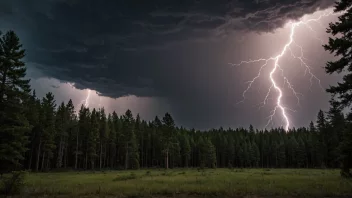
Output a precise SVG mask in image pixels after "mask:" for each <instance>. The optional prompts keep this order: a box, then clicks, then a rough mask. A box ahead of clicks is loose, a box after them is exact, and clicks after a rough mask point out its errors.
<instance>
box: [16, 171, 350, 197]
mask: <svg viewBox="0 0 352 198" xmlns="http://www.w3.org/2000/svg"><path fill="white" fill-rule="evenodd" d="M25 183H26V187H25V190H24V192H23V194H24V195H31V196H44V195H46V196H49V197H51V196H54V195H55V196H59V197H65V196H67V197H74V196H88V197H89V196H92V197H96V196H114V197H130V196H131V197H133V196H134V197H141V196H143V197H162V196H171V195H173V196H175V195H176V197H178V196H179V197H201V196H216V197H242V196H247V197H248V196H259V197H273V196H276V197H307V196H313V197H323V196H324V197H327V196H328V197H342V196H348V195H350V196H351V195H352V181H351V180H346V179H343V178H341V177H340V175H339V170H318V169H270V170H269V169H234V170H229V169H207V170H205V171H198V170H197V169H173V170H168V171H158V170H137V171H106V172H65V173H29V174H28V175H27V177H26V180H25Z"/></svg>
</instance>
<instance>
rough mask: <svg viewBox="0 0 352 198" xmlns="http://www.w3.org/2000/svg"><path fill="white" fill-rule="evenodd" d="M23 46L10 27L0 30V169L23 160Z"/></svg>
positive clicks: (25, 127) (26, 86) (26, 128)
mask: <svg viewBox="0 0 352 198" xmlns="http://www.w3.org/2000/svg"><path fill="white" fill-rule="evenodd" d="M24 56H25V50H24V49H22V45H21V44H20V40H19V38H18V37H17V35H16V34H15V33H14V32H13V31H9V32H7V33H6V34H5V35H3V36H2V34H1V32H0V126H1V127H0V173H2V172H6V171H9V170H11V169H14V168H17V167H19V166H20V165H21V161H22V160H24V156H23V154H24V153H25V152H26V150H27V148H26V144H27V139H28V138H27V136H26V134H27V133H28V132H29V131H30V126H29V123H28V121H27V119H26V117H25V114H24V113H25V112H24V110H25V107H24V105H23V103H24V101H26V100H27V99H29V91H30V86H29V80H25V79H24V78H25V75H26V67H25V64H24V62H22V59H23V58H24Z"/></svg>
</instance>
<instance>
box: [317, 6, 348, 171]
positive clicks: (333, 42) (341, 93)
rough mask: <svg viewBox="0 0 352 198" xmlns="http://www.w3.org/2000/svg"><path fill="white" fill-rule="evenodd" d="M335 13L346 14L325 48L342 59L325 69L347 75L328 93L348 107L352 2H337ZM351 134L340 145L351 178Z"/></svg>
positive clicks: (332, 27)
mask: <svg viewBox="0 0 352 198" xmlns="http://www.w3.org/2000/svg"><path fill="white" fill-rule="evenodd" d="M334 11H335V12H342V11H345V12H344V13H343V14H342V15H341V16H340V17H339V21H337V22H335V23H331V24H330V26H329V28H328V30H327V33H330V34H331V35H332V36H333V38H329V43H328V44H327V45H324V48H325V50H327V51H329V52H330V53H333V54H334V55H335V56H336V57H340V58H339V59H338V60H336V61H329V62H328V63H327V64H326V67H325V69H326V72H327V73H328V74H333V73H341V72H342V71H345V72H346V74H345V75H344V77H343V81H342V82H339V83H338V85H337V86H331V87H330V88H329V89H327V91H328V92H329V93H331V94H332V96H333V97H334V96H337V97H338V99H339V100H338V101H336V103H338V104H339V105H340V106H341V107H347V106H350V105H351V102H352V53H351V49H352V39H351V38H352V31H351V30H352V24H351V20H352V19H351V14H352V1H350V0H340V1H338V2H336V5H335V10H334ZM348 128H349V127H348ZM349 129H350V128H349ZM350 133H352V132H350V131H349V130H348V129H347V130H346V131H344V135H343V138H344V139H343V140H342V141H341V143H340V160H341V162H342V169H341V175H342V176H351V173H350V172H349V169H350V168H351V167H352V163H350V162H351V161H352V160H351V155H347V154H346V152H347V151H351V150H352V136H351V135H349V134H350Z"/></svg>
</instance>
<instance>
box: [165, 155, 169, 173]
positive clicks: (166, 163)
mask: <svg viewBox="0 0 352 198" xmlns="http://www.w3.org/2000/svg"><path fill="white" fill-rule="evenodd" d="M165 168H166V169H169V150H166V155H165Z"/></svg>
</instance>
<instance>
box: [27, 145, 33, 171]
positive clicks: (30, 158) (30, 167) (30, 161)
mask: <svg viewBox="0 0 352 198" xmlns="http://www.w3.org/2000/svg"><path fill="white" fill-rule="evenodd" d="M33 150H34V144H33V141H32V147H31V152H30V157H29V162H28V169H29V170H31V169H32V158H33Z"/></svg>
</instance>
